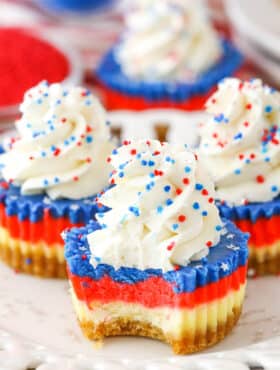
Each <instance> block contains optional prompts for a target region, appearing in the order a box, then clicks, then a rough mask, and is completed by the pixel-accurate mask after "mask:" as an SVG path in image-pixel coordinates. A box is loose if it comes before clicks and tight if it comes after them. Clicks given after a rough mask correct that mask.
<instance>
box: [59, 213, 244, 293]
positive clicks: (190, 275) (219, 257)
mask: <svg viewBox="0 0 280 370" xmlns="http://www.w3.org/2000/svg"><path fill="white" fill-rule="evenodd" d="M224 221H225V220H224ZM98 229H100V226H99V224H98V223H96V222H94V221H91V222H89V224H88V225H87V226H85V227H82V228H74V229H72V230H71V231H70V232H67V233H66V234H65V244H66V245H65V258H66V260H67V264H68V268H69V270H70V272H71V273H72V274H74V275H77V276H80V277H89V278H91V279H94V280H99V279H101V278H102V277H103V276H105V275H109V276H110V277H111V279H112V280H114V281H116V282H120V283H126V284H134V283H137V282H140V281H144V280H146V279H148V278H150V277H154V276H158V277H162V278H163V279H165V280H166V281H168V282H170V283H171V284H172V285H173V286H174V288H173V289H174V291H175V292H176V293H183V292H192V291H194V290H195V289H196V288H198V287H203V286H205V285H207V284H209V283H212V282H216V281H219V280H220V279H221V278H223V277H225V276H229V275H231V274H232V273H233V272H234V271H236V270H237V269H238V267H240V266H245V265H246V263H247V259H248V248H247V241H248V234H244V233H242V232H241V231H240V230H239V229H237V228H236V226H235V225H234V224H233V223H231V222H230V221H225V230H226V232H225V233H224V234H223V235H222V237H221V239H220V242H219V244H218V245H216V246H214V247H211V248H210V250H209V254H208V256H207V257H206V258H204V259H202V260H201V261H199V262H192V263H190V264H189V265H188V266H186V267H181V268H179V269H178V270H172V271H168V272H165V273H163V272H162V270H160V269H146V270H139V269H137V268H130V267H121V268H119V269H115V268H114V267H113V266H110V265H106V264H99V265H97V267H96V268H95V267H93V266H92V265H91V264H90V257H91V254H90V248H89V245H88V242H87V235H88V234H90V233H92V232H94V231H95V230H98Z"/></svg>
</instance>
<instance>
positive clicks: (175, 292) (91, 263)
mask: <svg viewBox="0 0 280 370" xmlns="http://www.w3.org/2000/svg"><path fill="white" fill-rule="evenodd" d="M126 144H127V145H124V146H123V147H121V148H119V149H117V150H116V151H115V152H114V153H113V155H112V156H111V157H110V159H111V162H112V165H113V167H114V171H113V173H112V177H111V183H112V184H114V185H115V186H113V187H111V189H109V190H107V191H106V192H105V193H104V194H103V195H102V197H101V199H100V201H101V202H102V203H104V205H106V206H107V207H110V209H111V210H109V211H108V212H106V213H104V214H97V220H98V222H90V223H89V224H88V225H87V226H85V227H82V228H75V229H72V230H71V231H70V232H66V233H65V235H64V239H65V245H66V246H65V253H66V254H65V256H66V261H67V268H68V276H69V281H70V287H71V288H70V291H71V295H72V300H73V304H74V308H75V311H76V313H77V317H78V320H79V323H80V325H81V328H82V330H83V332H84V334H85V336H86V337H88V338H89V339H91V340H98V339H102V338H104V337H106V336H115V335H138V336H146V337H151V338H155V339H159V340H161V341H164V342H166V343H169V344H170V345H171V347H172V348H173V351H174V352H175V353H178V354H185V353H192V352H195V351H199V350H201V349H203V348H206V347H209V346H211V345H213V344H215V343H217V342H218V341H220V340H221V339H223V338H224V336H225V335H227V334H228V333H229V332H230V330H231V329H232V328H233V326H234V325H235V324H236V322H237V320H238V318H239V316H240V313H241V309H242V304H243V300H244V293H245V285H246V271H247V258H248V250H247V235H245V234H243V233H242V232H241V231H239V230H238V229H237V228H236V227H235V226H234V225H233V224H232V223H231V222H230V221H225V220H223V219H221V218H220V216H219V213H218V209H217V207H216V206H215V204H214V202H213V195H214V194H213V183H211V181H209V178H208V175H207V173H206V171H205V170H204V169H203V168H202V167H201V166H200V163H199V160H198V159H197V156H196V155H194V154H193V153H191V152H188V151H187V150H186V149H185V148H184V147H179V146H174V147H173V146H171V145H169V144H160V143H159V142H157V141H146V142H145V141H141V142H136V143H129V142H126Z"/></svg>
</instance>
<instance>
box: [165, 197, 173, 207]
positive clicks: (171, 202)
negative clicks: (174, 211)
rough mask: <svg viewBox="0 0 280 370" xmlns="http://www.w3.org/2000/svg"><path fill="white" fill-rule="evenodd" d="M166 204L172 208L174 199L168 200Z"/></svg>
mask: <svg viewBox="0 0 280 370" xmlns="http://www.w3.org/2000/svg"><path fill="white" fill-rule="evenodd" d="M165 204H166V205H167V206H171V204H173V200H172V199H170V198H168V199H167V200H166V201H165Z"/></svg>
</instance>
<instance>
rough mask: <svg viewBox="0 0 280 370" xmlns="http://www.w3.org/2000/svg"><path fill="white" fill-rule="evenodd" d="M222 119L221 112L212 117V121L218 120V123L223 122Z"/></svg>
mask: <svg viewBox="0 0 280 370" xmlns="http://www.w3.org/2000/svg"><path fill="white" fill-rule="evenodd" d="M223 120H224V115H223V113H221V114H218V115H217V116H215V117H214V121H216V122H218V123H220V122H223Z"/></svg>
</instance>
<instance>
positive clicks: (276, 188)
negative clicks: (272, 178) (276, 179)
mask: <svg viewBox="0 0 280 370" xmlns="http://www.w3.org/2000/svg"><path fill="white" fill-rule="evenodd" d="M271 191H273V193H275V192H277V191H278V187H277V186H276V185H273V186H272V187H271Z"/></svg>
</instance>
